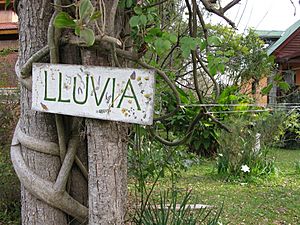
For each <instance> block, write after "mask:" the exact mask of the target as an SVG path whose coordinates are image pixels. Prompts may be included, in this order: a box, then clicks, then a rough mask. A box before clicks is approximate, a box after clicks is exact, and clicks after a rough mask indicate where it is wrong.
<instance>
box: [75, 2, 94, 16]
mask: <svg viewBox="0 0 300 225" xmlns="http://www.w3.org/2000/svg"><path fill="white" fill-rule="evenodd" d="M93 12H94V6H93V5H92V3H91V1H90V0H81V1H80V6H79V16H80V19H81V20H85V19H87V18H90V17H91V16H92V14H93Z"/></svg>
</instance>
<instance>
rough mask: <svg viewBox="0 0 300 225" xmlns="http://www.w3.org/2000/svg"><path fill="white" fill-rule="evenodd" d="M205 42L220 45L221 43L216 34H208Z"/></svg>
mask: <svg viewBox="0 0 300 225" xmlns="http://www.w3.org/2000/svg"><path fill="white" fill-rule="evenodd" d="M207 42H208V44H209V45H216V46H218V45H220V44H221V43H222V41H221V39H220V38H219V37H217V36H210V37H208V38H207Z"/></svg>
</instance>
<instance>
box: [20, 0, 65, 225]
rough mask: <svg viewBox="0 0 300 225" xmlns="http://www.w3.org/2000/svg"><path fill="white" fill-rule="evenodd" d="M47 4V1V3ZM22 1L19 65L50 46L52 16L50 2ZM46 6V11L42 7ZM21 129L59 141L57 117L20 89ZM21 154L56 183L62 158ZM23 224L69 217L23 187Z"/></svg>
mask: <svg viewBox="0 0 300 225" xmlns="http://www.w3.org/2000/svg"><path fill="white" fill-rule="evenodd" d="M44 1H46V0H44ZM42 2H43V1H32V0H30V1H25V0H21V1H20V2H19V6H18V10H19V33H20V36H19V40H20V50H19V63H20V65H23V64H24V63H25V62H26V60H28V59H29V58H30V56H31V55H33V54H34V53H35V52H36V51H38V50H39V49H41V48H42V47H44V46H45V45H46V43H47V29H48V24H49V21H50V18H51V16H52V12H53V7H52V6H51V1H46V3H47V4H44V5H43V4H42ZM43 7H45V8H43ZM20 126H21V130H22V131H23V132H24V133H25V134H27V135H29V136H32V137H35V138H38V139H41V140H45V141H53V142H57V135H56V127H55V121H54V116H53V115H50V114H44V113H38V112H34V111H32V110H31V92H30V91H28V90H27V89H26V88H24V87H21V120H20ZM22 154H23V157H24V160H25V162H26V163H27V165H28V166H29V168H30V169H31V170H32V171H34V172H35V173H36V174H37V175H39V176H40V177H42V178H43V179H45V180H49V181H51V182H54V181H55V179H56V176H57V174H58V171H59V169H60V165H61V163H60V159H59V157H56V156H50V155H46V154H44V153H39V152H36V151H32V150H31V149H28V148H25V147H22ZM21 197H22V198H21V203H22V224H23V225H27V224H28V225H33V224H36V225H40V224H43V225H57V224H60V225H64V224H67V218H66V215H65V214H64V213H63V212H61V211H60V210H58V209H55V208H53V207H51V206H49V205H47V204H46V203H44V202H43V201H40V200H38V199H37V198H36V197H35V196H33V195H32V194H30V193H29V192H28V191H27V190H26V189H25V188H24V187H23V186H22V187H21Z"/></svg>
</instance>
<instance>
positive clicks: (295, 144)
mask: <svg viewBox="0 0 300 225" xmlns="http://www.w3.org/2000/svg"><path fill="white" fill-rule="evenodd" d="M285 118H286V119H285V120H284V122H283V125H282V129H281V133H280V135H279V137H278V140H279V143H280V146H281V147H284V148H288V149H300V110H295V111H292V112H291V113H290V114H288V115H287V116H286V117H285Z"/></svg>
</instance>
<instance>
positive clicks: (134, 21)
mask: <svg viewBox="0 0 300 225" xmlns="http://www.w3.org/2000/svg"><path fill="white" fill-rule="evenodd" d="M139 22H140V17H139V16H133V17H131V18H130V20H129V25H130V26H131V27H137V26H138V25H139Z"/></svg>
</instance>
